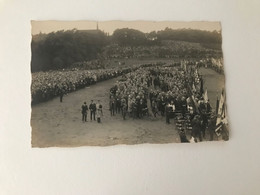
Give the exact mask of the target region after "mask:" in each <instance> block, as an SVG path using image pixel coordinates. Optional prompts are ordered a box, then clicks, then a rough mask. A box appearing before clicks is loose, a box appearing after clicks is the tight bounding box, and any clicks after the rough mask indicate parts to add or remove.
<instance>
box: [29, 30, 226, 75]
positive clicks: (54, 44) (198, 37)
mask: <svg viewBox="0 0 260 195" xmlns="http://www.w3.org/2000/svg"><path fill="white" fill-rule="evenodd" d="M164 40H176V41H186V42H193V43H200V44H201V45H202V46H203V47H208V48H212V49H217V50H221V42H222V39H221V33H220V32H217V31H213V32H209V31H202V30H192V29H178V30H173V29H169V28H166V29H165V30H161V31H158V32H155V31H152V32H150V33H143V32H141V31H139V30H135V29H129V28H123V29H117V30H115V31H114V33H113V34H112V35H111V36H109V35H108V34H106V33H104V32H102V31H101V30H77V29H73V30H67V31H63V30H62V31H57V32H52V33H49V34H43V33H40V34H37V35H33V36H32V42H31V51H32V59H31V71H32V72H37V71H47V70H57V69H62V68H67V67H69V66H70V65H71V64H73V63H75V62H83V61H88V60H93V59H98V58H100V57H101V56H102V52H103V49H104V47H105V46H107V45H110V44H118V45H120V46H129V47H135V46H142V45H143V46H149V45H160V44H161V43H162V41H164Z"/></svg>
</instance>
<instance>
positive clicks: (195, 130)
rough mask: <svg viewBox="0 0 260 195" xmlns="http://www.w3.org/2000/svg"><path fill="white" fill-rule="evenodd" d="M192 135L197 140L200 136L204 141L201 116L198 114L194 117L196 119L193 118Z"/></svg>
mask: <svg viewBox="0 0 260 195" xmlns="http://www.w3.org/2000/svg"><path fill="white" fill-rule="evenodd" d="M191 125H192V133H191V135H192V137H194V138H195V141H196V142H197V138H199V140H200V141H202V137H201V131H200V129H201V122H200V117H199V116H198V115H196V116H195V117H194V119H193V120H192V123H191Z"/></svg>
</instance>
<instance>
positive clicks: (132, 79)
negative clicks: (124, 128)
mask: <svg viewBox="0 0 260 195" xmlns="http://www.w3.org/2000/svg"><path fill="white" fill-rule="evenodd" d="M148 73H149V72H148V71H147V69H146V68H140V69H138V70H136V71H134V72H130V73H128V74H126V75H124V76H123V77H122V79H121V80H119V81H117V82H116V84H115V85H114V86H113V87H112V88H111V89H110V105H109V106H110V112H111V116H113V115H115V113H121V114H122V115H123V118H124V119H125V117H126V114H127V113H128V114H129V116H130V117H133V118H142V117H143V116H144V115H146V114H147V111H148V108H147V97H148V86H149V83H150V78H149V74H148Z"/></svg>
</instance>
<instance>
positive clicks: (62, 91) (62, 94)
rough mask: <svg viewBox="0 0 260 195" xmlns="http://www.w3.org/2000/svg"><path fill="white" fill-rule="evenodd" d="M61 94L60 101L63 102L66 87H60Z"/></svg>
mask: <svg viewBox="0 0 260 195" xmlns="http://www.w3.org/2000/svg"><path fill="white" fill-rule="evenodd" d="M59 95H60V102H62V100H63V96H64V89H63V88H61V89H60V91H59Z"/></svg>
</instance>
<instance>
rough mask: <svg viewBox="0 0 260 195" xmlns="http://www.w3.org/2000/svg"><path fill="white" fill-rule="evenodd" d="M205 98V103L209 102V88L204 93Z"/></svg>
mask: <svg viewBox="0 0 260 195" xmlns="http://www.w3.org/2000/svg"><path fill="white" fill-rule="evenodd" d="M203 98H204V102H205V103H208V100H209V98H208V90H207V89H206V90H205V93H204V95H203Z"/></svg>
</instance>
